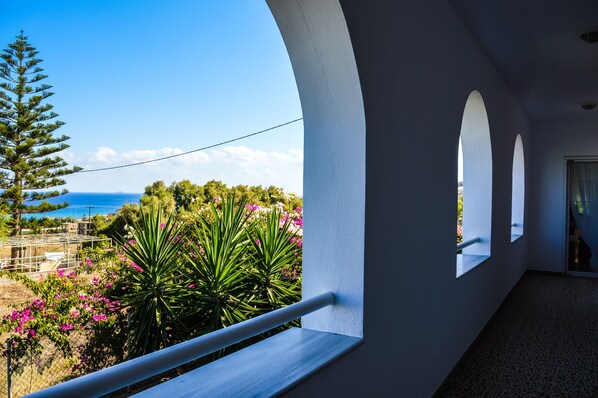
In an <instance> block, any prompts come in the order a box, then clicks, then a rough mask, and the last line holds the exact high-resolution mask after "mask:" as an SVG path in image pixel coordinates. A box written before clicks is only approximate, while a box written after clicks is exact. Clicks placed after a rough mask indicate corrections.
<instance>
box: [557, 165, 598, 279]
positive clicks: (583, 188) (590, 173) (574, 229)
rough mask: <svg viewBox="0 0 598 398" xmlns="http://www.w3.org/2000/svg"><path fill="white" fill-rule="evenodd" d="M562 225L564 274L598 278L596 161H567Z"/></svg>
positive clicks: (597, 177)
mask: <svg viewBox="0 0 598 398" xmlns="http://www.w3.org/2000/svg"><path fill="white" fill-rule="evenodd" d="M566 225H567V257H566V258H567V264H566V268H565V272H566V273H567V274H570V275H580V276H595V277H598V159H594V160H577V159H576V160H572V159H569V160H567V223H566Z"/></svg>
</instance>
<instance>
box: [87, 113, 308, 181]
mask: <svg viewBox="0 0 598 398" xmlns="http://www.w3.org/2000/svg"><path fill="white" fill-rule="evenodd" d="M300 120H303V118H302V117H300V118H298V119H294V120H290V121H288V122H285V123H281V124H277V125H276V126H272V127H268V128H267V129H264V130H259V131H256V132H254V133H251V134H246V135H242V136H240V137H237V138H233V139H230V140H226V141H222V142H219V143H217V144H212V145H208V146H204V147H201V148H197V149H193V150H190V151H187V152H182V153H177V154H175V155H169V156H164V157H161V158H156V159H150V160H144V161H141V162H136V163H128V164H121V165H118V166H110V167H101V168H97V169H89V170H85V169H84V170H81V171H78V172H77V173H76V174H79V173H94V172H96V171H107V170H116V169H124V168H126V167H133V166H140V165H143V164H148V163H155V162H160V161H162V160H168V159H172V158H177V157H179V156H185V155H189V154H191V153H195V152H200V151H205V150H206V149H211V148H215V147H218V146H222V145H225V144H230V143H231V142H235V141H240V140H243V139H245V138H249V137H253V136H256V135H259V134H263V133H266V132H268V131H272V130H276V129H278V128H281V127H284V126H288V125H289V124H293V123H297V122H298V121H300Z"/></svg>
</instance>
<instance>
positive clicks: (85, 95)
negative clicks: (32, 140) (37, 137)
mask: <svg viewBox="0 0 598 398" xmlns="http://www.w3.org/2000/svg"><path fill="white" fill-rule="evenodd" d="M3 15H4V18H3V21H2V24H1V25H0V45H1V46H2V48H6V45H7V44H8V43H10V42H12V41H13V40H14V36H16V35H17V34H18V33H19V31H20V30H21V29H23V30H24V31H25V34H26V35H27V36H28V37H29V42H30V43H31V44H32V45H33V46H34V47H36V48H37V50H38V51H39V55H38V57H40V58H41V59H43V60H44V62H43V63H42V64H41V66H42V67H43V68H44V69H45V73H46V74H47V75H48V76H49V77H48V79H46V80H45V82H46V83H48V84H51V85H53V86H54V88H53V89H52V91H53V92H54V93H55V95H54V96H52V97H50V98H49V101H48V102H49V103H51V104H53V105H54V107H55V109H54V110H55V111H56V112H57V113H58V114H59V115H60V118H59V119H60V120H62V121H64V122H66V125H65V126H64V127H62V128H61V129H60V130H58V133H63V134H67V135H69V136H71V140H70V141H69V144H70V145H71V148H69V149H68V151H66V152H63V153H62V154H61V155H63V157H64V158H65V159H66V160H67V161H69V163H70V164H76V165H79V166H82V167H85V168H87V169H91V168H97V167H107V166H112V165H118V164H122V163H130V162H135V161H141V160H147V159H150V158H154V157H160V156H165V155H170V154H174V153H179V152H182V151H187V150H190V149H195V148H198V147H202V146H206V145H210V144H213V143H216V142H219V141H224V140H227V139H231V138H235V137H237V136H240V135H245V134H248V133H252V132H254V131H257V130H261V129H264V128H267V127H270V126H272V125H276V124H280V123H284V122H286V121H289V120H292V119H295V118H298V117H301V105H300V103H299V97H298V94H297V88H296V84H295V80H294V77H293V72H292V68H291V65H290V61H289V58H288V54H287V52H286V48H285V46H284V43H283V41H282V37H281V36H280V33H279V31H278V28H277V26H276V24H275V22H274V19H273V18H272V15H271V13H270V11H269V10H268V7H267V6H266V4H265V2H264V1H247V0H236V1H228V0H227V1H222V0H221V1H217V0H212V1H208V0H202V1H196V0H195V1H194V0H173V1H163V0H143V1H142V0H102V1H81V0H79V1H71V0H60V1H56V0H23V1H14V2H5V3H4V4H3ZM302 164H303V126H302V124H301V123H296V124H294V125H292V126H288V127H284V128H281V129H279V130H277V131H274V132H270V133H266V134H264V135H262V136H259V137H254V138H250V139H247V140H243V141H239V142H236V143H234V144H229V145H227V146H225V147H220V148H217V149H214V150H209V151H207V152H201V153H197V154H195V155H192V156H185V157H179V158H177V159H176V160H172V161H165V162H159V163H156V164H153V165H148V166H140V167H136V168H130V169H122V170H119V171H110V172H99V173H89V174H81V175H73V176H69V177H68V178H67V188H68V189H69V190H70V191H72V192H115V191H124V192H141V191H142V190H143V188H144V187H145V186H146V185H149V184H151V183H152V182H153V181H155V180H158V179H162V180H165V181H166V182H167V183H170V182H171V181H173V180H181V179H184V178H187V179H190V180H191V181H193V182H196V183H200V184H201V183H204V182H205V181H207V180H209V179H220V180H222V181H224V182H225V183H227V184H241V183H244V184H249V185H254V184H262V185H278V186H282V187H284V188H285V189H286V190H288V191H291V192H296V193H298V194H301V193H302Z"/></svg>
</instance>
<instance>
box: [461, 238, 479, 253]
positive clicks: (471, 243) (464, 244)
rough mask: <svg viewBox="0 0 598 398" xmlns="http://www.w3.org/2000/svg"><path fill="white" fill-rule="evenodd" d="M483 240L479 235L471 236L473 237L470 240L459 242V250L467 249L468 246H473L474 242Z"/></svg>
mask: <svg viewBox="0 0 598 398" xmlns="http://www.w3.org/2000/svg"><path fill="white" fill-rule="evenodd" d="M481 241H482V239H481V238H480V237H479V236H476V237H475V238H471V239H469V240H466V241H464V242H461V243H457V251H459V250H463V249H465V248H466V247H467V246H471V245H473V244H474V243H478V242H481Z"/></svg>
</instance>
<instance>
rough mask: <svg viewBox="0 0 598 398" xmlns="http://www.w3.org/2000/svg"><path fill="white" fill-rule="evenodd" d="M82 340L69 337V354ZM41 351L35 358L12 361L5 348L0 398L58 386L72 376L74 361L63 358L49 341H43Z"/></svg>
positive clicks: (1, 363) (0, 358)
mask: <svg viewBox="0 0 598 398" xmlns="http://www.w3.org/2000/svg"><path fill="white" fill-rule="evenodd" d="M84 339H85V337H84V336H82V335H73V336H72V338H71V347H73V352H76V350H75V348H76V347H77V346H78V345H81V344H84ZM43 346H44V349H43V350H42V352H41V353H40V354H39V355H31V354H29V355H26V356H25V357H23V358H15V357H14V355H13V353H12V352H11V350H10V349H9V350H8V351H7V352H6V353H5V355H2V356H1V357H0V398H4V397H8V398H12V397H20V396H23V395H26V394H30V393H32V392H35V391H38V390H41V389H44V388H47V387H50V386H53V385H55V384H58V383H61V382H63V381H65V380H68V379H69V378H71V377H72V374H73V366H75V364H76V362H77V361H78V358H77V357H76V355H75V354H74V355H73V356H65V354H64V353H63V352H62V350H60V349H59V348H58V347H56V346H55V345H54V343H53V342H52V341H50V340H49V339H44V340H43Z"/></svg>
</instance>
